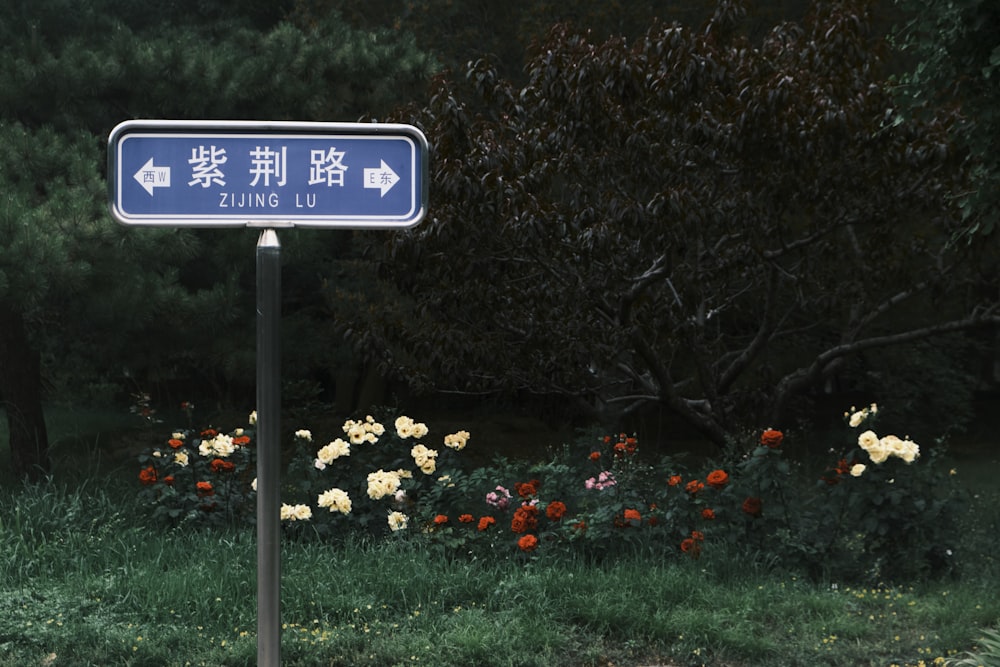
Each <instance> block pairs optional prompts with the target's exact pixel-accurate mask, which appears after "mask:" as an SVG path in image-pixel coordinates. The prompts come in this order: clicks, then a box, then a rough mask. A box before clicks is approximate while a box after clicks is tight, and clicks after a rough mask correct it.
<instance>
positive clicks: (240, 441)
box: [233, 435, 250, 445]
mask: <svg viewBox="0 0 1000 667" xmlns="http://www.w3.org/2000/svg"><path fill="white" fill-rule="evenodd" d="M233 444H234V445H249V444H250V436H249V435H238V436H236V437H235V438H233Z"/></svg>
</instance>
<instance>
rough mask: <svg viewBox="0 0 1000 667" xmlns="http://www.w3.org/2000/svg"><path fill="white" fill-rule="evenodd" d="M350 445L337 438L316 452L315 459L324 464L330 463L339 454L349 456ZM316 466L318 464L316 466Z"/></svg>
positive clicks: (337, 457)
mask: <svg viewBox="0 0 1000 667" xmlns="http://www.w3.org/2000/svg"><path fill="white" fill-rule="evenodd" d="M350 455H351V446H350V445H349V444H347V442H345V441H344V440H342V439H341V438H337V439H336V440H334V441H333V442H331V443H329V444H328V445H326V446H325V447H323V448H322V449H320V450H319V452H318V453H317V454H316V459H317V460H318V461H320V462H322V463H325V464H326V465H330V464H331V463H333V462H334V461H335V460H336V459H339V458H340V457H341V456H350ZM317 467H318V466H317Z"/></svg>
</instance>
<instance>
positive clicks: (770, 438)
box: [760, 428, 785, 449]
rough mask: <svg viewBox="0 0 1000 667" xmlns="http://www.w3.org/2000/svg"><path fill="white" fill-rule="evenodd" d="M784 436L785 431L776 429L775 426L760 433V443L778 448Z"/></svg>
mask: <svg viewBox="0 0 1000 667" xmlns="http://www.w3.org/2000/svg"><path fill="white" fill-rule="evenodd" d="M784 438H785V434H784V433H782V432H781V431H776V430H774V429H773V428H769V429H767V430H766V431H764V432H763V433H761V434H760V444H762V445H764V446H765V447H770V448H771V449H776V448H778V447H780V446H781V441H782V440H784Z"/></svg>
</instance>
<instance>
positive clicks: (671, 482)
mask: <svg viewBox="0 0 1000 667" xmlns="http://www.w3.org/2000/svg"><path fill="white" fill-rule="evenodd" d="M683 481H684V480H683V479H682V478H681V476H680V475H671V476H670V479H668V480H667V486H677V485H678V484H680V483H681V482H683Z"/></svg>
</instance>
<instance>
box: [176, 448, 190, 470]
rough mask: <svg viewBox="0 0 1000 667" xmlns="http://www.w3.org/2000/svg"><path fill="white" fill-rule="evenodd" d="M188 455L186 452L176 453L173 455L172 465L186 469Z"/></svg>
mask: <svg viewBox="0 0 1000 667" xmlns="http://www.w3.org/2000/svg"><path fill="white" fill-rule="evenodd" d="M188 462H189V461H188V454H187V452H177V453H175V454H174V463H176V464H177V465H179V466H180V467H182V468H186V467H187V464H188Z"/></svg>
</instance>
